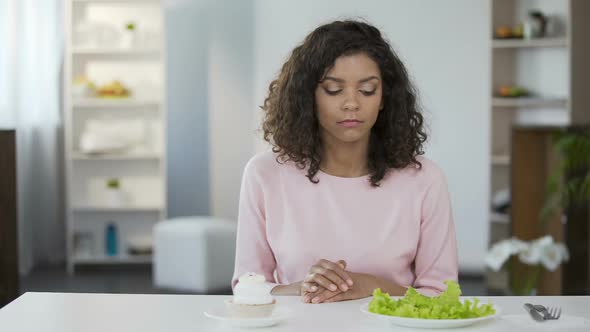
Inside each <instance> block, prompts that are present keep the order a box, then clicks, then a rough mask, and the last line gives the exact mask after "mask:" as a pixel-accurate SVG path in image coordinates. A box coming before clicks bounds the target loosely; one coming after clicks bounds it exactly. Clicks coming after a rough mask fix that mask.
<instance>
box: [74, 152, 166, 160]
mask: <svg viewBox="0 0 590 332" xmlns="http://www.w3.org/2000/svg"><path fill="white" fill-rule="evenodd" d="M161 158H162V157H161V156H160V155H157V154H153V153H141V154H139V153H130V154H85V153H82V152H73V153H72V159H73V160H160V159H161Z"/></svg>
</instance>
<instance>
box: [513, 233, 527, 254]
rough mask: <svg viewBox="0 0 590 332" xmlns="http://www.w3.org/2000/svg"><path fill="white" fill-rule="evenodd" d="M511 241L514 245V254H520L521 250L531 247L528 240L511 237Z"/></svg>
mask: <svg viewBox="0 0 590 332" xmlns="http://www.w3.org/2000/svg"><path fill="white" fill-rule="evenodd" d="M510 243H511V245H512V255H514V254H520V253H521V252H523V251H525V250H527V248H528V247H529V245H528V244H527V243H526V242H524V241H522V240H519V239H517V238H515V237H513V238H511V239H510Z"/></svg>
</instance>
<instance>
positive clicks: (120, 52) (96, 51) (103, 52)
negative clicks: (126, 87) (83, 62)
mask: <svg viewBox="0 0 590 332" xmlns="http://www.w3.org/2000/svg"><path fill="white" fill-rule="evenodd" d="M160 53H161V51H160V50H159V49H157V48H146V49H125V48H83V47H79V48H77V47H74V48H73V49H72V54H73V55H74V56H76V55H84V56H88V55H94V56H156V55H160Z"/></svg>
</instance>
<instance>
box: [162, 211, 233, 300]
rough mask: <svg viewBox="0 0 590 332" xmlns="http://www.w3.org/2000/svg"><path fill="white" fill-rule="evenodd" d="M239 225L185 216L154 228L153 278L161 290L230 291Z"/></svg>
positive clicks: (211, 218) (207, 218)
mask: <svg viewBox="0 0 590 332" xmlns="http://www.w3.org/2000/svg"><path fill="white" fill-rule="evenodd" d="M236 228H237V223H236V222H234V221H230V220H225V219H219V218H214V217H182V218H174V219H169V220H165V221H162V222H159V223H157V224H156V225H155V226H154V229H153V238H154V254H153V263H154V264H153V277H154V285H155V286H156V287H158V288H163V289H169V290H176V291H189V292H195V293H211V292H214V291H218V290H228V289H231V278H232V276H233V272H234V259H235V250H236Z"/></svg>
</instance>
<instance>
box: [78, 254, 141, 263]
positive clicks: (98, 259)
mask: <svg viewBox="0 0 590 332" xmlns="http://www.w3.org/2000/svg"><path fill="white" fill-rule="evenodd" d="M151 262H152V256H151V255H137V256H131V255H122V256H113V257H110V256H106V255H101V256H94V257H80V256H75V257H74V263H76V264H150V263H151Z"/></svg>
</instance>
